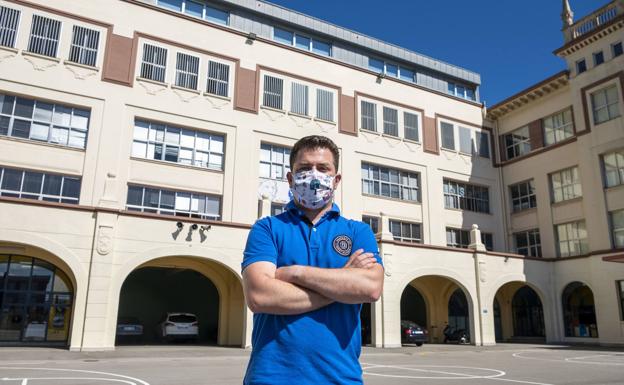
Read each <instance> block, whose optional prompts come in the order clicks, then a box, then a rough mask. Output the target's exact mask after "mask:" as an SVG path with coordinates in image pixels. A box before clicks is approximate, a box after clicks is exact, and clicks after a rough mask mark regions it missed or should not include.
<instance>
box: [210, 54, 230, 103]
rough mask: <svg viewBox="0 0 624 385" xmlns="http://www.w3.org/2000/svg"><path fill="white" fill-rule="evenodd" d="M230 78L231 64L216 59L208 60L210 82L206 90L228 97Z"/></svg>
mask: <svg viewBox="0 0 624 385" xmlns="http://www.w3.org/2000/svg"><path fill="white" fill-rule="evenodd" d="M229 79H230V66H229V65H227V64H223V63H218V62H215V61H212V60H211V61H209V62H208V83H207V85H206V92H207V93H209V94H213V95H219V96H225V97H227V96H228V94H229V92H228V84H229Z"/></svg>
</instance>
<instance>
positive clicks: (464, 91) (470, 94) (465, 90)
mask: <svg viewBox="0 0 624 385" xmlns="http://www.w3.org/2000/svg"><path fill="white" fill-rule="evenodd" d="M447 92H448V93H449V94H451V95H453V96H458V97H460V98H462V99H468V100H476V96H475V90H474V89H473V88H470V87H468V86H464V85H461V84H455V83H452V82H448V83H447Z"/></svg>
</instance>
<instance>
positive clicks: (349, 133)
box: [0, 0, 624, 350]
mask: <svg viewBox="0 0 624 385" xmlns="http://www.w3.org/2000/svg"><path fill="white" fill-rule="evenodd" d="M565 3H566V2H564V4H565ZM0 6H1V7H2V8H1V9H0V12H1V13H0V74H2V76H1V77H0V93H1V94H2V96H1V97H0V101H1V105H2V109H1V113H0V170H1V173H0V274H2V276H3V280H2V282H1V283H0V288H1V290H2V296H1V299H2V302H0V343H1V344H3V345H15V344H17V345H22V344H28V345H33V344H46V345H49V344H58V345H63V346H68V347H69V348H70V349H74V350H102V349H113V348H114V346H115V344H116V332H117V329H118V320H120V322H119V325H124V324H126V323H127V322H139V323H142V324H143V328H144V331H143V337H142V342H144V343H150V342H154V341H158V340H159V339H160V338H162V333H161V332H160V330H161V329H160V327H161V325H160V322H161V321H162V320H163V317H164V315H165V314H166V313H167V312H189V313H194V314H196V315H197V318H198V323H199V329H200V332H199V339H200V340H201V341H202V342H209V343H217V344H219V345H233V346H243V347H247V346H249V345H250V337H251V313H250V311H249V310H248V309H247V308H246V307H245V303H244V298H243V291H242V286H241V276H240V262H241V259H242V250H243V248H244V243H245V240H246V236H247V233H248V231H249V228H250V227H251V225H252V224H253V223H254V221H255V220H256V219H257V218H258V217H260V216H264V215H270V214H272V213H275V212H279V211H280V210H281V209H282V207H283V205H284V203H286V201H287V199H288V196H287V186H286V182H285V175H286V172H288V161H287V159H288V154H289V147H290V146H292V145H293V144H294V142H295V141H296V140H297V139H298V138H300V137H303V136H305V135H309V134H323V135H326V136H329V137H331V138H332V139H333V140H334V141H335V142H336V143H337V145H338V146H339V148H340V151H341V154H342V156H341V164H340V169H341V171H342V173H343V175H344V178H343V181H344V183H342V184H341V186H340V188H339V190H338V192H337V197H336V198H337V203H338V204H339V205H340V207H341V209H342V211H343V215H345V216H347V217H351V218H362V219H363V220H364V221H366V222H367V223H369V224H370V225H371V227H372V228H373V229H374V231H375V232H376V233H377V235H378V238H379V245H380V250H381V254H382V256H383V259H384V263H385V267H386V281H385V287H384V293H383V295H382V298H381V299H380V301H378V302H376V303H374V304H372V305H364V307H363V312H362V321H363V335H364V340H368V341H367V342H370V343H371V344H372V345H373V346H379V347H381V346H383V347H396V346H400V344H401V328H400V323H401V322H400V321H401V320H402V319H410V320H413V321H416V322H418V323H420V324H422V325H426V327H427V329H428V330H429V336H430V341H431V342H441V341H442V340H443V339H444V336H443V329H444V327H445V325H446V324H447V323H448V324H449V325H450V326H451V327H453V328H455V329H466V330H467V331H468V332H469V334H470V338H471V341H472V343H475V344H493V343H495V342H496V340H517V339H523V338H524V339H527V338H528V339H532V340H534V339H538V340H544V341H548V342H589V343H600V344H624V335H623V332H622V330H624V329H622V328H623V327H624V314H622V311H623V310H622V299H623V298H624V294H623V293H622V292H623V291H624V283H623V280H624V268H623V267H622V266H623V265H621V264H620V263H617V262H622V254H621V252H622V251H621V250H619V249H620V248H621V243H622V240H621V236H620V235H619V234H620V233H619V232H621V229H620V227H618V226H620V222H621V221H622V219H621V216H622V214H621V213H622V212H621V211H618V210H621V209H623V208H624V193H623V192H622V191H620V190H621V187H617V186H616V185H619V184H620V183H621V182H620V181H621V178H622V176H621V175H622V173H619V170H621V167H624V166H618V165H621V163H618V162H620V161H621V157H622V156H621V155H617V153H615V155H611V154H612V153H613V152H614V151H618V148H622V147H623V146H624V135H623V134H622V128H623V127H624V123H623V119H622V117H621V112H622V111H624V107H623V105H622V99H623V97H622V95H623V94H622V80H621V79H622V76H623V75H622V67H623V66H622V60H624V59H622V57H621V56H617V55H616V54H617V53H618V52H619V53H621V51H622V40H624V38H623V34H622V30H621V27H622V25H623V24H624V16H623V15H624V10H623V5H622V1H621V0H620V1H612V2H611V3H609V4H608V5H607V6H605V8H603V9H600V10H598V11H597V12H596V13H595V14H593V15H590V16H588V17H587V18H583V19H582V20H580V21H578V22H576V23H573V22H572V17H571V15H570V16H569V17H567V16H566V17H564V19H566V24H565V26H564V33H565V34H566V36H567V40H566V43H565V45H564V46H563V47H562V48H560V49H559V50H557V54H558V55H560V56H562V57H564V58H565V59H566V61H567V62H568V63H572V64H571V65H572V66H573V67H574V66H575V65H576V64H577V63H580V61H579V60H580V58H581V57H585V59H586V62H585V72H586V73H583V74H577V72H578V71H577V69H576V67H575V68H572V69H571V70H568V71H565V72H562V73H560V74H557V75H556V76H554V77H552V78H550V79H547V80H546V81H545V82H543V83H541V84H539V85H536V86H535V87H532V88H531V89H529V90H526V91H524V92H522V93H520V94H518V95H515V96H514V97H512V98H510V99H508V100H505V101H503V102H502V103H499V104H498V105H496V106H493V107H492V108H490V109H489V110H486V109H485V108H484V106H483V105H482V104H481V103H480V98H479V87H480V77H479V75H478V74H476V73H473V72H471V71H467V70H465V69H462V68H460V67H457V66H454V65H451V64H448V63H443V62H441V61H438V60H435V59H432V58H429V57H426V56H423V55H420V54H417V53H414V52H410V51H408V50H405V49H403V48H400V47H396V46H393V45H390V44H387V43H384V42H381V41H379V40H377V39H374V38H371V37H368V36H364V35H361V34H358V33H356V32H353V31H349V30H346V29H344V28H341V27H338V26H335V25H332V24H329V23H326V22H324V21H321V20H318V19H314V18H311V17H309V16H306V15H302V14H299V13H297V12H293V11H291V10H287V9H284V8H281V7H278V6H275V5H273V4H270V3H267V2H264V1H260V0H214V1H208V2H205V1H194V0H117V1H106V2H104V1H91V2H75V1H58V2H55V3H54V4H53V5H51V4H50V3H49V2H45V1H42V0H28V1H26V0H1V1H0ZM570 13H571V12H570ZM592 17H593V19H592ZM592 23H594V24H592ZM163 25H166V26H167V28H162V26H163ZM618 44H619V45H618ZM618 47H619V48H618ZM599 50H602V54H601V55H602V59H601V60H602V61H603V63H602V64H601V65H600V66H597V65H596V68H594V65H591V63H592V62H591V60H592V54H594V53H598V51H599ZM599 56H600V55H594V58H593V59H594V60H596V57H599ZM599 61H600V59H599V60H598V61H596V63H598V62H599ZM569 65H570V64H569ZM579 68H581V67H579ZM604 87H607V89H606V91H604V92H603V91H602V90H603V88H604ZM613 87H615V91H612V89H613ZM406 101H409V102H406ZM603 101H606V102H605V103H603ZM569 106H572V107H571V109H570V110H569V111H570V112H565V111H568V110H565V109H566V108H568V107H569ZM603 107H604V108H603ZM605 108H606V115H605V112H603V111H605ZM590 109H591V111H594V110H596V111H598V112H596V116H598V120H596V121H594V120H592V119H594V117H593V116H592V115H587V111H590ZM563 110H565V111H564V112H563V113H562V114H559V115H557V116H555V117H553V118H547V117H548V116H550V115H552V114H553V113H558V112H560V111H563ZM605 116H606V118H605ZM585 117H587V118H585ZM548 119H550V120H548ZM603 119H604V123H603V122H602V121H603ZM570 120H572V121H573V123H572V125H569V124H568V122H569V121H570ZM561 122H563V123H561ZM592 122H593V123H592ZM596 122H600V123H596ZM527 125H528V128H527V129H524V128H523V127H524V126H527ZM598 125H600V127H597V126H598ZM595 126H596V127H595ZM570 127H571V128H570ZM518 128H520V130H518ZM527 130H528V134H524V133H525V131H527ZM512 132H513V134H511V133H512ZM585 134H586V135H585ZM522 135H525V136H527V137H526V138H524V139H523V137H522ZM509 138H511V139H509ZM538 138H541V139H538ZM540 140H541V141H540ZM505 143H509V145H507V144H505ZM516 147H517V150H516ZM510 148H511V150H510ZM501 149H503V150H504V151H503V152H502V153H501V152H500V150H501ZM508 151H511V152H508ZM516 151H517V153H516ZM523 151H524V152H523ZM505 154H511V155H510V156H509V155H505ZM512 158H513V159H512ZM516 158H517V159H516ZM612 159H615V160H612ZM603 160H604V161H603ZM601 162H602V163H601ZM602 164H605V165H608V168H607V171H608V172H607V173H606V174H605V175H609V178H610V179H605V182H604V183H603V181H602V180H599V177H598V176H599V175H601V173H600V170H602V168H601V167H603V166H602ZM525 165H526V166H528V167H525ZM536 165H538V167H535V166H536ZM613 165H615V166H613ZM573 167H577V171H574V168H573ZM605 167H606V166H605ZM613 167H615V168H613ZM571 168H572V169H571ZM614 170H615V171H614ZM579 175H580V180H579V177H578V176H579ZM575 178H576V179H575ZM570 180H571V181H572V182H570ZM531 181H533V182H531ZM520 183H524V185H521V184H520ZM549 183H550V184H552V186H553V187H552V188H551V187H550V186H549ZM605 183H607V184H606V185H607V186H609V187H607V188H603V186H605ZM612 184H613V186H612ZM578 186H580V187H578ZM527 188H528V189H529V190H527ZM618 189H619V190H618ZM551 191H552V196H551ZM551 201H552V202H551ZM559 201H561V202H559ZM535 206H537V207H535ZM516 208H518V209H517V210H516ZM547 208H549V209H547ZM512 211H513V212H512ZM515 211H518V212H515ZM607 212H608V213H609V215H607ZM583 221H585V224H584V226H583V225H581V223H582V222H583ZM474 225H477V226H474ZM562 225H565V226H562ZM536 230H538V231H536ZM564 230H565V231H564ZM556 233H558V234H566V235H565V237H564V236H562V235H559V237H556V236H555V234H556ZM523 234H524V235H523ZM610 234H613V237H611V236H610ZM523 236H524V238H522V237H523ZM523 239H524V243H523ZM555 245H558V247H555ZM618 253H619V254H618ZM618 285H619V286H618ZM129 317H132V318H137V319H138V320H126V318H129ZM120 327H121V328H123V326H120ZM117 342H121V340H118V341H117Z"/></svg>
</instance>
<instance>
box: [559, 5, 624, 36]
mask: <svg viewBox="0 0 624 385" xmlns="http://www.w3.org/2000/svg"><path fill="white" fill-rule="evenodd" d="M622 14H624V1H622V0H613V1H611V2H610V3H608V4H606V5H605V6H604V7H602V8H599V9H597V10H596V11H594V12H593V13H591V14H589V15H587V16H585V17H583V18H582V19H580V20H578V21H576V22H575V23H573V24H571V25H570V26H567V27H565V28H564V30H563V34H564V36H565V42H566V43H568V42H570V41H572V40H574V39H577V38H579V37H581V36H583V35H587V34H589V33H590V32H592V31H595V30H597V29H598V28H600V27H602V26H604V25H605V24H608V23H609V22H610V21H612V20H613V19H615V18H616V17H618V16H620V15H622Z"/></svg>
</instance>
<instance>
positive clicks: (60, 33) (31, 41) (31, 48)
mask: <svg viewBox="0 0 624 385" xmlns="http://www.w3.org/2000/svg"><path fill="white" fill-rule="evenodd" d="M35 18H40V19H41V20H48V21H51V22H53V23H58V28H57V30H56V32H57V33H56V42H55V45H54V55H50V54H47V53H43V52H37V51H35V47H34V44H35V43H34V39H35V38H37V39H43V40H46V42H44V46H45V47H47V46H48V45H49V41H54V40H53V39H52V38H51V37H49V36H47V35H40V36H39V35H38V36H34V35H33V33H34V30H35V27H36V26H35ZM45 32H47V29H46V31H45ZM62 36H63V22H62V21H61V20H57V19H53V18H51V17H47V16H42V15H38V14H36V13H34V14H33V15H32V18H31V25H30V33H29V35H28V45H27V48H26V50H25V51H26V52H29V53H33V54H35V55H42V56H47V57H52V58H58V51H59V48H60V46H61V37H62ZM39 44H40V45H41V44H42V43H39ZM43 50H44V51H45V50H47V48H44V49H43Z"/></svg>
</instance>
